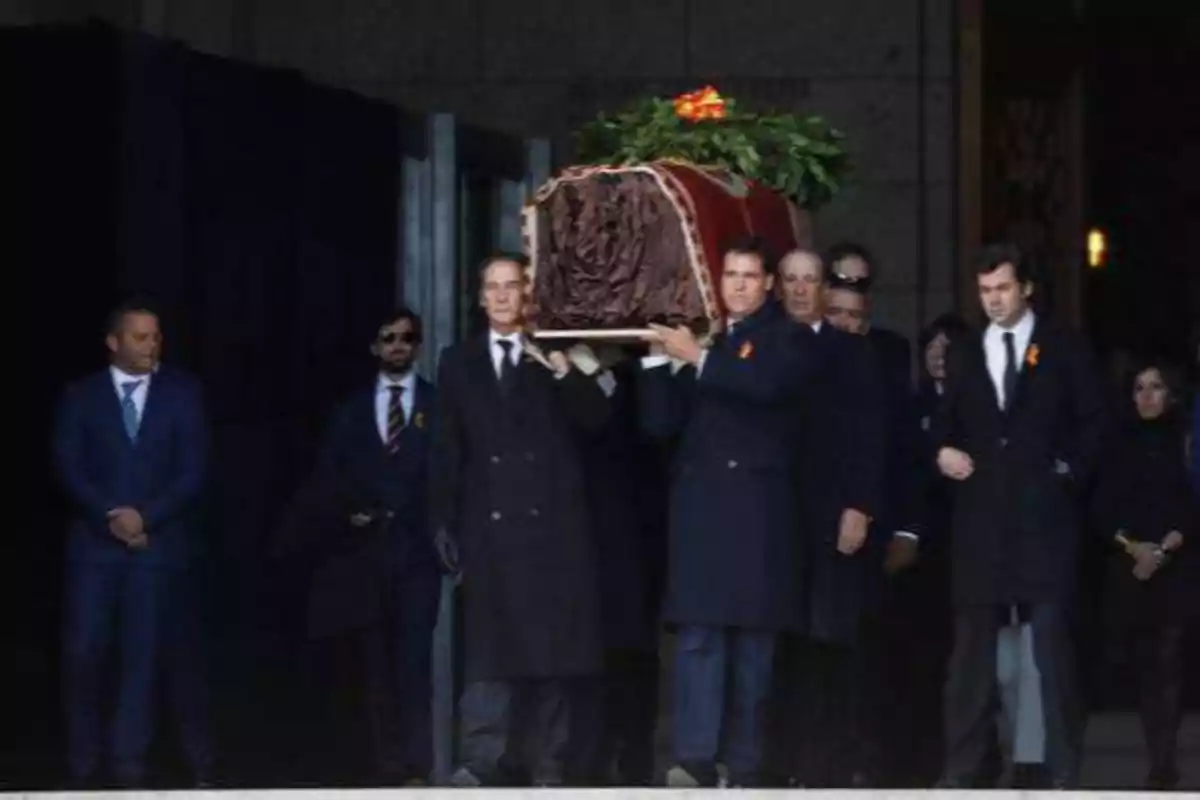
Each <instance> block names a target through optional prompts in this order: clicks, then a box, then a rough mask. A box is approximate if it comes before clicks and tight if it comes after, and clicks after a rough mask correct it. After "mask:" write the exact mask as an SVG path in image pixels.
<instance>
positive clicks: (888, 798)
mask: <svg viewBox="0 0 1200 800" xmlns="http://www.w3.org/2000/svg"><path fill="white" fill-rule="evenodd" d="M785 796H790V797H793V798H795V799H796V800H959V798H961V799H962V800H1063V798H1067V797H1080V798H1084V797H1086V798H1089V800H1090V799H1091V798H1097V799H1098V800H1140V798H1145V800H1152V798H1154V799H1159V798H1161V797H1162V795H1161V794H1155V793H1152V792H1113V791H1077V792H1032V791H1031V792H1018V791H966V790H953V791H952V790H919V791H917V790H913V791H891V790H882V789H881V790H858V791H851V790H836V789H828V790H824V789H807V790H805V789H438V788H431V789H353V790H351V789H264V790H242V789H225V790H220V791H195V792H166V791H162V792H149V791H147V792H64V793H53V792H11V793H0V798H14V800H16V799H18V798H19V799H20V800H56V799H57V798H62V800H67V798H72V800H101V799H102V798H113V800H118V799H119V800H184V799H187V800H191V799H192V798H195V800H424V798H438V800H460V799H461V800H554V798H564V800H664V798H671V799H672V800H709V799H712V800H715V798H721V797H723V798H730V799H736V800H779V799H780V798H782V797H785ZM1181 796H1187V795H1181ZM1192 796H1195V795H1192Z"/></svg>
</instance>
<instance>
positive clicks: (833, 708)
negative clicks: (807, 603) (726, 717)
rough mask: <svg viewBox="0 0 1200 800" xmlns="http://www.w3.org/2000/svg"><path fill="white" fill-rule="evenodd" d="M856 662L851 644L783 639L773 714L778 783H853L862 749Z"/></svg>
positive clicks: (771, 763)
mask: <svg viewBox="0 0 1200 800" xmlns="http://www.w3.org/2000/svg"><path fill="white" fill-rule="evenodd" d="M855 666H856V664H855V652H854V649H853V648H852V647H850V646H849V645H845V644H833V643H827V642H817V641H813V640H809V639H805V638H802V637H800V636H784V637H781V639H780V641H779V647H778V650H777V653H776V660H775V675H774V679H773V681H772V691H771V703H770V715H769V730H770V735H769V738H768V772H769V773H771V776H772V779H773V782H775V783H778V784H786V783H789V782H791V783H798V784H800V785H802V786H807V787H811V788H822V787H837V786H847V785H849V782H850V776H851V773H852V771H853V769H854V767H855V766H856V764H857V754H858V752H859V751H858V739H857V733H858V724H857V704H856V698H855V689H856V682H857V681H856V672H855Z"/></svg>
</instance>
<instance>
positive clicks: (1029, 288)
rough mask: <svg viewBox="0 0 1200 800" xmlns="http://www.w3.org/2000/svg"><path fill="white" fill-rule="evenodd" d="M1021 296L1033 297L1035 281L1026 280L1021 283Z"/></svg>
mask: <svg viewBox="0 0 1200 800" xmlns="http://www.w3.org/2000/svg"><path fill="white" fill-rule="evenodd" d="M1021 297H1024V298H1025V299H1026V300H1028V299H1029V298H1031V297H1033V281H1025V282H1024V283H1023V284H1021Z"/></svg>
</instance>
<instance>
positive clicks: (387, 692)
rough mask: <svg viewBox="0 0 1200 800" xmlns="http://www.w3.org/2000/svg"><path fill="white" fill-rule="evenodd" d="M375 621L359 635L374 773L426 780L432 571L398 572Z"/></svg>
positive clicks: (435, 585)
mask: <svg viewBox="0 0 1200 800" xmlns="http://www.w3.org/2000/svg"><path fill="white" fill-rule="evenodd" d="M388 591H389V592H390V593H391V594H392V595H393V596H392V597H390V598H389V600H388V602H387V606H388V607H387V610H386V611H385V613H384V614H383V615H382V617H381V618H380V620H379V621H378V622H377V623H376V624H374V625H371V626H369V627H368V628H366V629H365V630H364V631H363V632H362V634H361V635H360V637H359V644H360V646H361V648H362V657H363V666H364V667H365V672H366V675H365V677H366V710H367V722H368V725H369V727H370V731H371V749H372V757H373V760H374V767H375V772H376V774H377V776H378V777H380V778H381V779H383V780H385V781H401V780H408V779H412V778H418V779H421V780H425V779H428V778H429V776H430V773H431V772H432V770H433V722H432V701H433V666H432V664H433V628H434V625H435V624H436V623H437V611H438V601H439V599H440V594H439V592H440V583H439V578H438V576H437V575H436V574H434V573H430V574H429V575H413V574H411V573H408V574H405V573H399V574H397V575H395V576H394V577H392V578H390V579H389V581H388Z"/></svg>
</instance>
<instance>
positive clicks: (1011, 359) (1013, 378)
mask: <svg viewBox="0 0 1200 800" xmlns="http://www.w3.org/2000/svg"><path fill="white" fill-rule="evenodd" d="M1016 391H1017V347H1016V345H1015V344H1014V342H1013V335H1012V331H1009V332H1007V333H1005V334H1004V409H1005V410H1006V411H1007V410H1008V409H1010V408H1012V402H1013V394H1014V393H1016Z"/></svg>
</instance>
